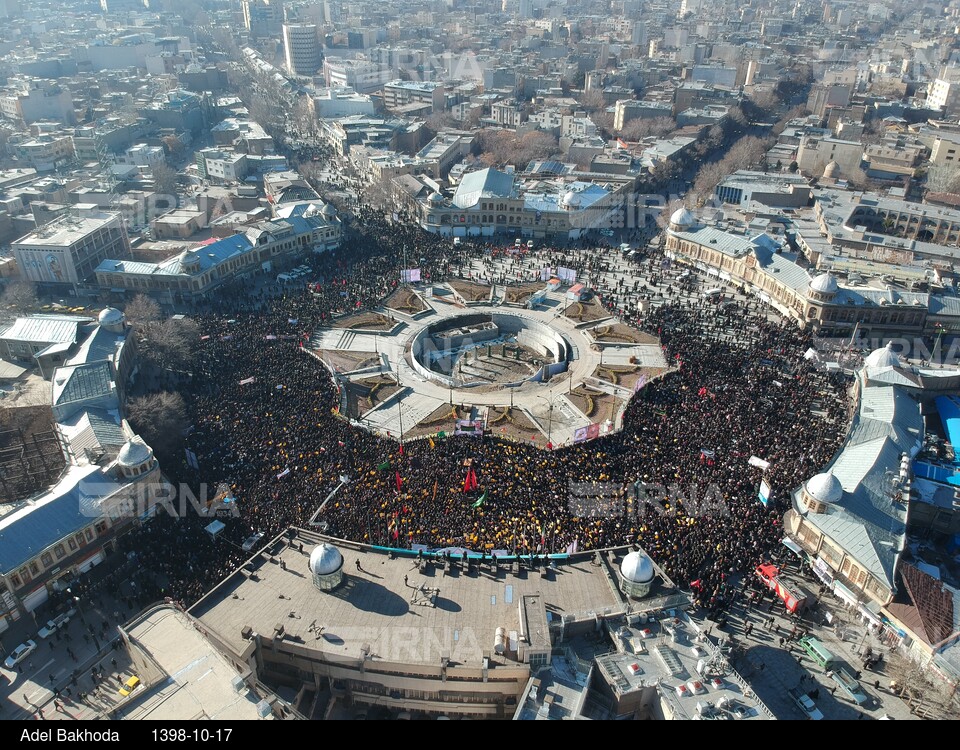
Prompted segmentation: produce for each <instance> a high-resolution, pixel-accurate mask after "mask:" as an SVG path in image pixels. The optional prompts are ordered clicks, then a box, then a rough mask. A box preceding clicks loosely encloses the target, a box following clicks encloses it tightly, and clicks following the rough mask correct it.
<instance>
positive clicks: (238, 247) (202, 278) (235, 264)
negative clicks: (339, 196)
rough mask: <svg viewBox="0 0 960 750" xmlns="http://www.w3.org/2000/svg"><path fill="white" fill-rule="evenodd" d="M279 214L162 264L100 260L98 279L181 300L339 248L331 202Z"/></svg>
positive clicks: (337, 222) (114, 286) (110, 286)
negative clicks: (295, 260) (305, 257)
mask: <svg viewBox="0 0 960 750" xmlns="http://www.w3.org/2000/svg"><path fill="white" fill-rule="evenodd" d="M282 213H283V218H278V219H276V220H274V221H265V222H259V223H257V224H254V225H252V226H249V227H246V231H245V232H244V233H242V234H235V235H233V236H231V237H225V238H223V239H221V240H218V241H216V242H213V243H211V244H208V245H203V246H201V247H198V248H196V249H193V250H185V251H183V252H182V253H178V254H177V255H174V256H172V257H170V258H167V259H166V260H164V261H161V262H160V263H144V262H132V261H127V260H120V259H113V258H111V259H108V260H104V261H103V262H102V263H101V264H100V265H99V267H98V268H97V269H96V274H97V283H98V284H99V285H100V287H101V288H103V289H104V290H111V291H112V292H114V293H119V290H123V292H124V293H127V294H129V295H134V294H136V293H138V292H142V293H144V294H149V295H151V296H153V297H155V298H157V299H159V300H162V301H165V302H170V303H182V302H183V301H185V300H194V299H199V298H201V297H203V296H204V295H205V294H208V293H209V292H210V291H211V290H212V289H216V288H217V287H219V286H221V285H223V284H226V283H229V282H230V281H232V280H234V279H238V278H244V277H249V276H251V275H253V274H265V273H270V272H271V270H272V268H273V265H274V264H275V263H286V262H288V261H289V260H291V259H293V258H297V257H299V256H302V255H303V254H304V253H307V252H326V251H328V250H332V249H334V248H336V247H338V246H339V244H340V240H341V237H342V230H341V225H340V219H339V217H338V216H337V212H336V211H335V210H334V208H333V206H330V205H329V204H327V205H322V204H318V203H298V204H295V205H291V206H288V207H285V209H284V210H283V211H282Z"/></svg>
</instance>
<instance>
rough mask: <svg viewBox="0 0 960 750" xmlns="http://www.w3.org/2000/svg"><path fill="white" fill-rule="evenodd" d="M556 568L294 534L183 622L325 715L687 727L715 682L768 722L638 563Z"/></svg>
mask: <svg viewBox="0 0 960 750" xmlns="http://www.w3.org/2000/svg"><path fill="white" fill-rule="evenodd" d="M550 557H551V559H549V560H547V559H546V558H543V559H540V558H535V557H534V558H531V557H527V556H523V557H514V556H513V555H509V554H508V553H506V552H501V551H494V552H493V553H492V554H490V553H487V554H483V555H481V554H479V553H474V552H470V551H469V550H465V549H460V548H457V549H443V550H427V551H425V552H421V553H415V552H413V551H411V550H404V549H398V550H394V551H393V552H392V553H391V554H389V555H388V554H386V553H385V552H383V551H382V550H379V549H377V548H371V547H369V546H366V545H362V544H357V543H354V542H349V541H345V540H341V539H332V538H330V537H325V536H322V535H318V534H315V533H313V532H310V531H306V530H303V529H288V530H287V531H286V532H285V533H284V534H283V535H281V536H279V537H277V538H276V539H274V540H273V541H272V542H270V543H269V544H267V546H266V548H265V551H264V552H262V553H261V554H259V555H256V556H254V557H253V558H252V559H251V560H249V561H248V562H247V563H246V564H245V565H244V567H243V569H241V570H237V571H235V572H234V573H232V574H231V575H229V576H228V577H227V578H226V579H225V580H224V581H223V582H221V583H220V585H218V586H217V587H216V588H214V589H213V590H212V591H211V592H210V593H209V594H208V595H207V596H205V597H204V598H202V599H201V600H200V601H198V602H197V603H196V604H195V605H194V606H193V607H191V608H190V610H189V611H188V615H190V616H191V617H193V618H195V620H196V622H197V623H198V627H199V628H200V629H202V631H203V632H205V633H206V634H207V636H208V638H209V639H210V640H211V641H212V642H213V643H214V644H216V645H217V646H218V648H220V649H221V651H222V653H224V655H225V656H227V658H228V659H229V660H230V661H231V662H232V663H233V664H234V666H235V668H236V669H237V670H238V672H240V673H241V674H246V673H247V671H249V672H251V673H252V675H251V676H252V677H255V678H256V679H258V680H259V681H260V682H262V683H264V684H265V685H268V686H271V685H274V684H285V685H288V686H290V687H291V688H292V689H293V692H294V693H296V692H299V691H300V690H301V688H304V689H306V690H308V691H317V692H319V691H329V692H330V695H331V704H330V705H329V706H328V707H327V712H328V715H330V716H349V715H351V713H352V714H353V715H355V716H358V715H360V714H365V713H366V712H367V711H369V710H372V709H373V708H374V707H377V709H378V710H380V711H386V712H388V714H389V715H390V716H391V717H395V716H400V717H401V718H408V717H410V718H412V717H416V718H437V717H447V718H486V719H510V718H513V719H520V720H523V719H534V718H542V719H547V718H552V719H562V718H566V719H577V718H616V717H621V718H652V719H668V718H673V719H689V718H694V717H696V716H697V715H698V713H700V712H702V711H703V710H705V709H701V708H699V707H698V700H697V698H696V696H695V695H694V693H692V692H691V690H690V688H689V687H688V685H687V682H688V680H690V681H693V680H698V679H702V680H706V679H708V678H712V677H714V676H717V677H718V680H717V682H716V683H715V684H716V687H715V688H714V689H715V690H720V689H721V688H722V689H724V690H725V691H726V692H725V693H724V694H725V695H726V696H727V699H726V700H725V701H723V702H722V703H724V704H728V705H730V704H731V701H733V702H734V703H736V702H741V703H742V705H743V708H744V709H747V708H748V707H749V709H755V710H744V712H743V715H744V716H751V715H752V716H756V717H758V718H761V719H765V718H772V715H771V714H770V712H769V710H768V709H767V708H766V706H764V705H763V704H762V703H761V702H759V701H757V700H756V699H755V698H754V697H752V696H750V697H748V694H747V684H746V682H745V681H744V680H743V678H742V677H740V676H739V675H738V674H736V672H735V671H733V670H731V669H730V667H729V665H725V666H721V662H722V659H721V657H720V655H719V652H717V651H716V650H715V649H714V648H713V646H712V645H711V644H710V642H709V641H708V640H707V639H703V638H701V637H699V636H700V634H699V631H698V629H697V627H696V625H695V624H694V623H693V622H692V621H690V620H689V619H688V618H687V617H686V614H685V613H684V608H685V607H686V606H687V604H688V600H687V598H686V596H685V595H684V594H682V593H680V592H679V591H677V589H676V587H675V586H674V585H673V583H672V582H671V581H670V580H669V579H668V578H667V577H666V576H665V575H664V573H663V571H662V570H660V569H659V568H657V567H656V565H654V564H653V563H652V561H650V559H649V558H648V557H646V555H644V554H643V552H642V551H638V550H635V549H630V548H616V549H610V550H600V551H597V552H589V553H581V554H577V553H573V554H561V555H551V556H550ZM271 559H273V560H279V562H280V563H281V564H279V565H277V564H271V562H270V560H271ZM373 571H375V576H376V578H374V577H373V575H372V573H373ZM277 591H282V592H283V593H284V599H283V600H281V601H278V600H277V593H276V592H277ZM287 597H289V599H287ZM291 607H293V610H294V611H295V612H296V614H295V615H291V614H290V613H291ZM312 612H316V613H318V616H317V617H314V616H313V615H310V616H308V613H312ZM321 613H322V616H319V615H320V614H321ZM598 623H599V625H598ZM598 632H599V633H600V634H601V638H602V639H603V640H604V641H606V640H607V639H609V643H608V645H610V646H612V648H599V649H597V648H595V649H594V650H593V652H592V653H590V652H588V646H587V643H586V641H585V640H584V636H585V635H587V634H588V633H589V634H592V635H593V634H596V633H598ZM594 637H595V636H594ZM331 638H335V639H336V644H337V646H336V648H331V647H330V646H329V643H330V639H331ZM644 639H647V640H648V644H649V647H645V646H644V644H643V641H644ZM694 643H696V645H697V646H698V648H699V649H700V650H699V651H696V652H695V651H693V650H692V646H693V644H694ZM581 649H582V651H581ZM581 653H582V655H581ZM695 654H699V656H698V655H695ZM631 663H632V664H634V665H635V669H633V670H632V671H629V670H628V669H627V668H628V667H629V665H630V664H631ZM641 663H642V664H643V668H642V669H641V668H640V664H641ZM658 665H659V666H658ZM677 665H680V666H677ZM717 669H719V670H720V671H719V672H714V670H717ZM590 675H592V676H593V679H591V678H590ZM698 676H699V677H698ZM719 677H723V679H722V680H721V679H719ZM724 684H726V685H728V687H726V688H723V685H724ZM719 695H720V694H719V693H718V694H717V696H714V697H715V698H716V697H719ZM717 703H718V704H721V702H720V701H717ZM597 705H602V706H603V707H604V709H602V710H600V711H599V713H597V712H596V711H597V709H592V710H591V709H589V708H588V706H597ZM716 710H717V718H720V714H723V713H724V709H723V708H722V705H721V707H719V708H717V709H716ZM728 718H729V717H728Z"/></svg>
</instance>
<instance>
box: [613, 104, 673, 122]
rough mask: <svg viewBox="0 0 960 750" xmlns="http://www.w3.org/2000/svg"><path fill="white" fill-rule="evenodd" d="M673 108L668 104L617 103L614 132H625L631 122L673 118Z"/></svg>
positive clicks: (614, 115)
mask: <svg viewBox="0 0 960 750" xmlns="http://www.w3.org/2000/svg"><path fill="white" fill-rule="evenodd" d="M672 115H673V106H672V105H671V104H667V103H666V102H652V101H636V100H634V99H627V100H624V101H619V102H617V103H616V104H615V105H614V107H613V127H614V130H623V126H624V125H626V124H627V123H628V122H630V121H631V120H638V119H643V120H650V119H654V118H657V117H671V116H672Z"/></svg>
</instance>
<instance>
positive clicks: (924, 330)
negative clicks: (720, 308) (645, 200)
mask: <svg viewBox="0 0 960 750" xmlns="http://www.w3.org/2000/svg"><path fill="white" fill-rule="evenodd" d="M731 229H732V228H731V227H729V226H726V225H723V224H722V223H721V225H720V226H716V225H713V226H711V225H708V224H705V223H703V222H698V221H697V219H696V217H694V216H693V214H692V213H691V212H690V211H689V210H687V209H678V210H677V211H675V212H674V214H673V215H672V216H671V217H670V223H669V227H668V229H667V232H666V243H665V246H666V254H667V256H668V257H671V258H674V259H676V260H677V261H679V262H681V263H685V264H689V265H692V266H694V267H696V268H699V269H701V270H703V271H704V272H706V273H707V274H709V275H711V276H715V277H717V278H718V279H719V280H720V281H726V282H731V283H734V284H737V285H738V286H740V287H742V288H743V289H744V291H746V292H749V293H751V294H754V295H755V296H756V297H758V298H759V299H760V300H761V301H763V302H764V303H765V304H768V305H770V306H771V307H773V308H775V309H776V310H777V311H779V312H780V313H781V314H782V315H784V316H785V317H787V318H789V319H792V320H793V321H795V322H796V323H797V325H799V326H801V327H807V328H810V329H812V330H814V331H818V332H820V333H821V334H822V335H825V336H846V337H848V338H849V337H850V335H851V334H852V333H853V332H854V331H855V330H856V331H858V332H859V333H860V334H861V335H863V336H875V337H884V336H885V337H891V336H899V335H930V334H934V333H936V331H938V330H941V328H942V329H944V330H950V331H952V330H960V328H958V326H960V317H958V315H960V306H956V305H955V304H953V303H952V301H951V298H950V297H948V296H945V295H931V294H928V293H924V292H908V291H905V290H899V289H894V288H892V287H891V286H890V285H888V284H883V285H881V286H874V287H867V286H863V285H856V286H855V285H852V284H851V285H848V286H843V287H842V286H840V284H839V282H838V281H837V278H836V277H835V276H834V275H833V274H831V273H829V272H823V271H821V272H819V273H817V272H816V271H815V269H814V268H811V267H810V266H809V265H808V264H807V263H805V262H801V259H800V258H799V256H798V255H797V254H796V253H794V252H792V251H790V250H789V249H788V246H787V245H786V244H785V242H784V240H783V239H779V238H775V237H772V236H770V235H769V234H766V233H758V234H756V235H754V236H752V237H748V236H747V235H745V234H743V233H742V231H739V232H734V231H731ZM803 244H804V243H802V242H801V243H800V245H801V247H802V246H803ZM808 258H809V254H808ZM818 260H819V262H820V263H821V265H823V264H828V263H829V262H830V257H829V256H823V257H820V258H819V259H818ZM811 272H812V273H813V275H811Z"/></svg>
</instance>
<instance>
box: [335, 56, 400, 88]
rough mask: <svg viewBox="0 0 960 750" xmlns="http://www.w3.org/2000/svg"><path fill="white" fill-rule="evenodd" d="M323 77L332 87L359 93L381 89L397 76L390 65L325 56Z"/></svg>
mask: <svg viewBox="0 0 960 750" xmlns="http://www.w3.org/2000/svg"><path fill="white" fill-rule="evenodd" d="M323 77H324V80H325V81H326V84H327V86H329V87H330V88H349V89H353V90H354V91H356V92H357V93H358V94H372V93H374V92H376V91H379V90H380V89H382V88H383V86H384V84H387V83H389V82H390V81H392V80H393V79H394V78H395V76H394V74H393V69H392V68H391V67H390V66H389V65H382V64H380V63H375V62H371V61H370V60H352V59H349V58H341V57H324V59H323Z"/></svg>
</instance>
